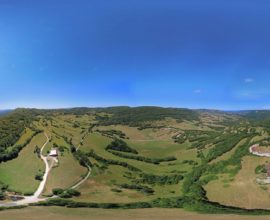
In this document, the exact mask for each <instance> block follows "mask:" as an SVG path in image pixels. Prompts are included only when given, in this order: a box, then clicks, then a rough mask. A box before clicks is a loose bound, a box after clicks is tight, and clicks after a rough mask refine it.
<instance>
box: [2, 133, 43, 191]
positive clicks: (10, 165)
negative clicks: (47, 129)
mask: <svg viewBox="0 0 270 220" xmlns="http://www.w3.org/2000/svg"><path fill="white" fill-rule="evenodd" d="M30 133H31V131H28V132H27V133H25V134H24V135H23V136H22V138H21V139H20V140H19V142H22V141H23V140H22V139H25V138H26V136H29V135H30ZM45 141H46V138H45V136H44V134H42V133H41V134H38V135H37V136H35V137H34V138H33V139H32V141H31V142H30V143H29V144H28V145H27V146H26V147H25V148H24V149H23V150H22V151H21V152H20V154H19V156H18V158H16V159H14V160H11V161H8V162H6V163H1V164H0V181H1V182H3V183H5V184H8V186H9V189H10V190H12V191H16V192H22V193H33V192H34V191H35V190H36V189H37V187H38V185H39V181H37V180H35V175H36V174H37V173H38V171H39V170H42V171H43V170H44V168H45V167H44V164H43V162H42V161H41V159H39V158H38V156H37V155H36V154H34V149H35V146H36V145H37V146H39V147H41V146H42V145H43V144H44V143H45Z"/></svg>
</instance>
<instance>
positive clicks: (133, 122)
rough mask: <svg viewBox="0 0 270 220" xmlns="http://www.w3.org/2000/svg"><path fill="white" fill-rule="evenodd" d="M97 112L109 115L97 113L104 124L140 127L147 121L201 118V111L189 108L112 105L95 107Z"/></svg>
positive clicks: (97, 117) (100, 121) (97, 116)
mask: <svg viewBox="0 0 270 220" xmlns="http://www.w3.org/2000/svg"><path fill="white" fill-rule="evenodd" d="M95 111H96V112H105V113H107V115H102V116H101V115H96V119H97V120H98V121H99V123H100V124H102V125H113V124H123V125H129V126H133V127H140V126H142V125H144V124H145V123H146V122H152V121H157V120H163V119H165V118H168V117H170V118H174V119H177V120H179V121H182V120H189V121H192V120H199V113H198V112H196V111H193V110H189V109H181V108H161V107H135V108H131V107H111V108H100V109H95Z"/></svg>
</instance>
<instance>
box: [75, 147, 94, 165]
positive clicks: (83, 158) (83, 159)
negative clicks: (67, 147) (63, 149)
mask: <svg viewBox="0 0 270 220" xmlns="http://www.w3.org/2000/svg"><path fill="white" fill-rule="evenodd" d="M71 152H72V154H73V156H74V157H75V158H76V159H77V160H78V161H79V163H80V165H81V166H84V167H86V168H88V167H89V166H92V163H91V161H90V160H89V158H88V155H87V154H86V153H84V152H82V151H80V150H76V148H75V147H74V146H72V147H71Z"/></svg>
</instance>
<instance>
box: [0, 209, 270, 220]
mask: <svg viewBox="0 0 270 220" xmlns="http://www.w3.org/2000/svg"><path fill="white" fill-rule="evenodd" d="M90 216H91V217H90ZM0 218H1V219H5V220H14V219H16V220H25V219H31V220H47V219H50V220H88V219H91V220H119V219H125V220H148V219H156V220H163V219H170V220H179V219H183V220H191V219H192V220H255V219H256V220H257V219H258V220H267V219H269V216H239V215H215V214H210V215H209V214H197V213H193V212H187V211H184V210H182V209H158V208H154V209H135V210H110V209H106V210H104V209H84V208H78V209H68V208H62V207H29V208H25V209H19V210H7V211H3V212H0Z"/></svg>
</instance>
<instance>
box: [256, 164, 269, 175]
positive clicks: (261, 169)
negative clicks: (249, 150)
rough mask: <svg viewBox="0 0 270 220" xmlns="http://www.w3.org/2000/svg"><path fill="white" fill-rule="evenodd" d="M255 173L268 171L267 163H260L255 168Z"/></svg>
mask: <svg viewBox="0 0 270 220" xmlns="http://www.w3.org/2000/svg"><path fill="white" fill-rule="evenodd" d="M255 173H256V174H260V173H267V170H266V167H265V164H262V165H258V166H257V167H256V168H255Z"/></svg>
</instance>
